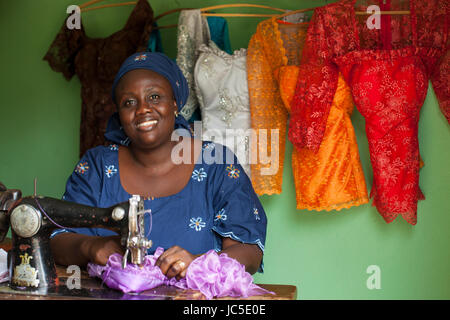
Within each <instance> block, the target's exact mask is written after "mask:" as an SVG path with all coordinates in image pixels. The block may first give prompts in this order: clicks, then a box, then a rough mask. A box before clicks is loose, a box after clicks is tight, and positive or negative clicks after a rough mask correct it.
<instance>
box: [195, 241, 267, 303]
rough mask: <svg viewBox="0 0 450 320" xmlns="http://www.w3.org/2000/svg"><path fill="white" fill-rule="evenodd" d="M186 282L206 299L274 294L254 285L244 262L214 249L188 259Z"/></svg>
mask: <svg viewBox="0 0 450 320" xmlns="http://www.w3.org/2000/svg"><path fill="white" fill-rule="evenodd" d="M186 282H187V286H188V288H189V289H194V290H199V291H200V292H201V293H203V294H204V295H205V296H206V298H207V299H212V298H214V297H217V298H220V297H226V296H230V297H244V298H246V297H249V296H256V295H262V294H267V293H271V294H274V293H273V292H270V291H267V290H265V289H263V288H261V287H258V286H257V285H256V284H254V283H253V277H252V276H251V275H250V273H248V272H246V271H245V266H244V265H242V264H240V263H239V262H238V261H237V260H235V259H233V258H230V257H228V256H227V254H226V253H222V254H220V255H218V254H217V252H215V251H214V250H210V251H208V252H207V253H206V254H204V255H201V256H200V257H198V258H197V259H195V260H194V261H192V263H191V264H190V265H189V267H188V269H187V272H186Z"/></svg>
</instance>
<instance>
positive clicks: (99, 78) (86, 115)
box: [44, 0, 153, 157]
mask: <svg viewBox="0 0 450 320" xmlns="http://www.w3.org/2000/svg"><path fill="white" fill-rule="evenodd" d="M152 24H153V11H152V9H151V7H150V5H149V4H148V2H147V1H146V0H139V1H138V3H137V4H136V6H135V8H134V10H133V11H132V13H131V14H130V16H129V18H128V20H127V23H126V25H125V26H124V28H123V29H122V30H119V31H117V32H115V33H113V34H112V35H111V36H109V37H107V38H103V39H94V38H89V37H88V36H87V35H86V33H85V30H84V28H83V27H81V29H79V30H77V29H74V30H70V29H68V28H67V27H66V22H64V24H63V26H62V27H61V29H60V31H59V33H58V34H57V36H56V38H55V40H54V41H53V43H52V44H51V45H50V48H49V50H48V52H47V53H46V55H45V57H44V60H46V61H48V63H49V65H50V67H51V68H52V69H53V70H54V71H57V72H61V73H62V74H63V75H64V77H65V78H66V79H67V80H70V79H71V78H72V77H73V76H74V75H77V76H78V77H79V79H80V82H81V99H82V106H81V122H80V157H81V156H82V155H83V154H84V153H85V152H86V151H87V150H88V149H90V148H92V147H95V146H98V145H104V144H105V138H104V133H105V131H106V126H107V122H108V119H109V118H110V116H111V115H112V114H113V113H114V112H115V111H116V106H115V105H114V103H113V102H112V100H111V97H110V96H111V94H110V90H111V86H112V83H113V80H114V76H115V75H116V73H117V71H118V70H119V68H120V65H121V64H122V62H123V61H124V60H125V59H126V58H127V57H128V56H130V55H131V54H132V53H135V52H139V51H145V50H146V48H147V43H148V39H149V36H150V33H151V31H152Z"/></svg>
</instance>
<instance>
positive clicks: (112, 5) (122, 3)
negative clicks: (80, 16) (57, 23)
mask: <svg viewBox="0 0 450 320" xmlns="http://www.w3.org/2000/svg"><path fill="white" fill-rule="evenodd" d="M100 1H103V0H91V1H88V2H85V3H83V4H81V5H79V8H80V9H81V12H86V11H92V10H97V9H103V8H111V7H122V6H131V5H133V6H134V5H136V4H137V1H129V2H120V3H111V4H104V5H101V6H97V7H92V8H86V7H88V6H90V5H93V4H96V3H98V2H100Z"/></svg>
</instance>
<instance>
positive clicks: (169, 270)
mask: <svg viewBox="0 0 450 320" xmlns="http://www.w3.org/2000/svg"><path fill="white" fill-rule="evenodd" d="M197 257H198V256H196V255H193V254H191V253H190V252H189V251H187V250H185V249H183V248H181V247H179V246H173V247H171V248H169V249H168V250H166V251H164V252H163V254H162V255H161V256H159V258H158V260H156V265H157V266H158V267H160V269H161V271H162V273H163V274H165V275H166V276H167V277H168V278H173V277H176V278H177V279H178V280H179V279H181V278H184V277H185V276H186V271H187V268H188V266H189V265H190V264H191V262H192V261H193V260H194V259H195V258H197Z"/></svg>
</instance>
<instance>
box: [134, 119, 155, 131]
mask: <svg viewBox="0 0 450 320" xmlns="http://www.w3.org/2000/svg"><path fill="white" fill-rule="evenodd" d="M157 124H158V120H155V119H151V120H144V121H142V122H138V123H137V124H136V128H137V129H138V130H139V131H151V130H153V128H155V127H156V125H157Z"/></svg>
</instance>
